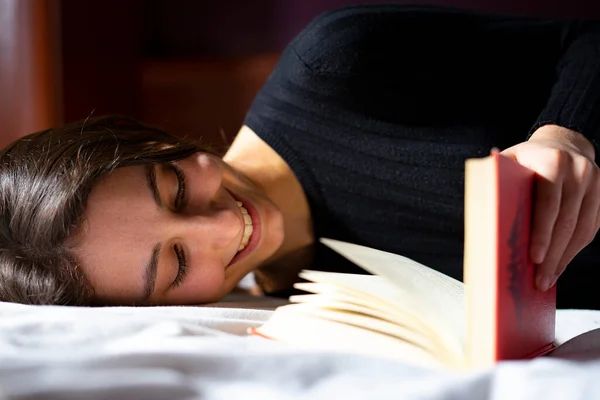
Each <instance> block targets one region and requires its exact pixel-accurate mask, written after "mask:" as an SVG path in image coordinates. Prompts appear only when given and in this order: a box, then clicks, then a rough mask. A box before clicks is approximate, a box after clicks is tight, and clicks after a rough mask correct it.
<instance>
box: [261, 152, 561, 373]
mask: <svg viewBox="0 0 600 400" xmlns="http://www.w3.org/2000/svg"><path fill="white" fill-rule="evenodd" d="M533 179H534V176H533V173H532V172H531V171H529V170H528V169H526V168H524V167H522V166H520V165H519V164H518V163H516V162H515V161H514V160H512V159H509V158H507V157H504V156H502V155H500V154H498V153H497V152H494V153H492V155H490V156H489V157H485V158H482V159H473V160H468V161H467V164H466V183H465V186H466V188H465V249H464V279H465V284H463V283H462V282H460V281H457V280H455V279H453V278H450V277H448V276H446V275H444V274H442V273H440V272H437V271H435V270H433V269H431V268H428V267H426V266H424V265H421V264H419V263H417V262H415V261H413V260H410V259H408V258H405V257H402V256H400V255H395V254H391V253H386V252H383V251H379V250H375V249H371V248H368V247H363V246H358V245H355V244H350V243H344V242H340V241H335V240H330V239H322V242H323V243H324V244H325V245H327V246H329V247H331V248H332V249H333V250H335V251H337V252H338V253H340V254H341V255H343V256H344V257H346V258H348V259H349V260H350V261H352V262H354V263H355V264H356V265H358V266H360V267H362V268H364V269H365V270H366V271H368V272H370V273H371V274H372V275H354V274H342V273H331V272H319V271H303V272H302V273H301V275H300V276H301V277H302V278H304V279H305V280H306V281H308V282H302V283H297V284H296V287H297V288H299V289H301V290H304V291H306V292H308V293H310V294H306V295H299V296H292V297H291V298H290V300H291V301H292V302H293V303H294V304H290V305H285V306H282V307H279V308H278V309H276V310H275V312H274V313H273V315H272V317H271V318H270V319H269V320H268V321H267V322H266V323H265V324H264V325H262V326H261V327H259V328H257V329H255V330H254V332H253V333H255V334H257V335H261V336H264V337H267V338H271V339H275V340H281V341H284V342H288V343H292V344H296V345H299V346H306V347H307V348H313V349H328V350H341V351H350V352H358V353H368V354H377V355H381V356H384V357H392V358H397V359H400V360H403V361H408V362H413V363H417V364H421V365H428V366H443V367H447V368H451V369H472V368H480V367H487V366H490V365H492V364H493V363H495V362H496V361H499V360H505V359H522V358H532V357H536V356H538V355H541V354H545V353H547V352H549V351H550V350H552V349H553V347H554V346H553V341H554V319H555V315H556V291H555V289H554V288H553V289H551V290H549V291H547V292H540V291H538V290H536V288H535V284H534V282H535V280H534V272H535V266H534V265H533V264H532V263H531V262H530V261H529V228H530V220H531V201H532V197H531V196H532V187H533Z"/></svg>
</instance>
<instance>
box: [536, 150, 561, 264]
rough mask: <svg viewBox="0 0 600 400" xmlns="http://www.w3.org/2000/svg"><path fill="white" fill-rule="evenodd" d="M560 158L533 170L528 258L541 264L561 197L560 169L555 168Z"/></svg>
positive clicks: (548, 244)
mask: <svg viewBox="0 0 600 400" xmlns="http://www.w3.org/2000/svg"><path fill="white" fill-rule="evenodd" d="M559 162H560V157H559V156H557V159H556V160H550V161H548V162H545V163H544V164H542V165H538V166H537V168H535V170H536V173H537V175H538V179H537V182H536V189H535V198H534V201H535V207H534V213H533V221H532V225H531V246H530V252H531V254H530V257H531V260H532V261H533V262H534V263H535V264H541V263H542V262H543V261H544V259H545V258H546V252H547V250H548V247H549V246H550V242H551V240H552V231H553V228H554V225H555V223H556V219H557V218H558V215H559V211H560V205H561V197H562V169H561V168H557V164H558V163H559Z"/></svg>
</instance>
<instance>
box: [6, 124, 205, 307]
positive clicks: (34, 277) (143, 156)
mask: <svg viewBox="0 0 600 400" xmlns="http://www.w3.org/2000/svg"><path fill="white" fill-rule="evenodd" d="M165 144H167V146H165ZM197 151H201V149H200V148H199V147H198V146H197V144H196V143H194V142H190V141H185V140H181V139H179V138H176V137H175V136H173V135H171V134H169V133H167V132H164V131H162V130H160V129H157V128H154V127H150V126H147V125H144V124H141V123H140V122H137V121H135V120H132V119H130V118H125V117H118V116H117V117H115V116H105V117H97V118H90V119H88V120H85V121H79V122H74V123H71V124H67V125H64V126H61V127H59V128H53V129H48V130H45V131H42V132H38V133H34V134H31V135H28V136H25V137H23V138H20V139H19V140H17V141H15V142H14V143H12V144H11V145H9V146H8V147H7V148H6V149H4V150H3V151H1V152H0V301H8V302H17V303H25V304H58V305H90V304H92V302H93V289H92V288H91V286H90V285H89V283H88V282H87V281H86V279H85V277H84V276H83V274H82V272H81V270H80V269H78V268H77V265H78V261H77V259H76V258H75V257H74V255H73V254H72V253H71V252H70V251H69V248H68V246H67V245H66V241H67V239H68V238H69V237H70V236H72V235H74V234H75V233H76V232H77V228H78V227H79V226H80V224H81V222H82V216H83V212H84V208H85V204H86V200H87V197H88V195H89V192H90V190H91V189H92V187H93V186H94V184H95V183H96V182H97V181H98V180H99V179H100V178H101V177H103V176H104V175H106V174H107V173H109V172H111V171H113V170H114V169H116V168H119V167H125V166H132V165H142V164H147V163H165V162H170V161H176V160H179V159H182V158H185V157H187V156H189V155H191V154H193V153H195V152H197Z"/></svg>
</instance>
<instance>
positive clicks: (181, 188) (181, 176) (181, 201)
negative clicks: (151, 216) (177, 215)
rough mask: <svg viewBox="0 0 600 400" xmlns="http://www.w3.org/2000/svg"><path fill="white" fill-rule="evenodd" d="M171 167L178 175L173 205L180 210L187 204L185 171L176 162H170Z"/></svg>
mask: <svg viewBox="0 0 600 400" xmlns="http://www.w3.org/2000/svg"><path fill="white" fill-rule="evenodd" d="M169 168H170V169H171V171H173V173H174V174H175V176H176V177H177V194H176V195H175V200H174V201H173V206H174V207H175V209H176V210H180V209H181V208H183V206H184V205H185V194H186V190H185V189H186V187H185V173H184V172H183V169H181V167H179V166H178V165H176V164H169Z"/></svg>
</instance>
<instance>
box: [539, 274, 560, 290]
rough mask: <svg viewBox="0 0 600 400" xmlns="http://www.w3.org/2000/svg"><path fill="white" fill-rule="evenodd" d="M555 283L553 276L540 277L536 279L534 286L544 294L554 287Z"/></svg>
mask: <svg viewBox="0 0 600 400" xmlns="http://www.w3.org/2000/svg"><path fill="white" fill-rule="evenodd" d="M555 281H556V278H555V277H553V276H548V275H542V276H539V277H538V278H537V282H536V284H537V287H538V289H539V290H541V291H542V292H545V291H547V290H548V289H550V288H551V287H552V286H553V285H554V282H555Z"/></svg>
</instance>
